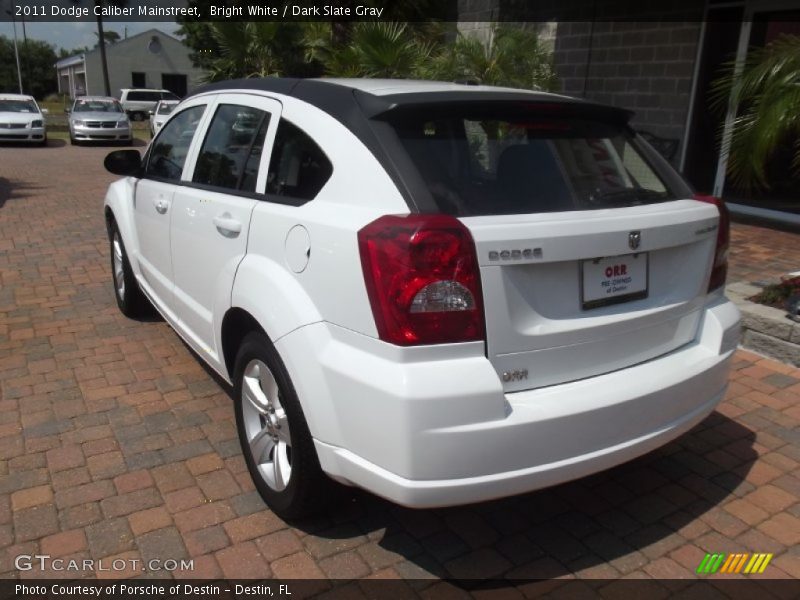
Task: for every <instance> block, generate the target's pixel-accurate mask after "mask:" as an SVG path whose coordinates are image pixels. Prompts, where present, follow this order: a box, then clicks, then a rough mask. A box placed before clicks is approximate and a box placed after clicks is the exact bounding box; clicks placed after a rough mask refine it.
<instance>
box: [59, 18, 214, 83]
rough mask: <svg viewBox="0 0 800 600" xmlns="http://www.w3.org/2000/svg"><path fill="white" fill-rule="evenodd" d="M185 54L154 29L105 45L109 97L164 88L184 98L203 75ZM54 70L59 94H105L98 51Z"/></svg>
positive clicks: (78, 56) (64, 61)
mask: <svg viewBox="0 0 800 600" xmlns="http://www.w3.org/2000/svg"><path fill="white" fill-rule="evenodd" d="M189 52H190V51H189V48H187V47H186V46H185V45H184V44H183V43H182V42H181V41H180V40H178V39H176V38H174V37H172V36H171V35H168V34H166V33H164V32H163V31H159V30H158V29H149V30H147V31H144V32H142V33H139V34H137V35H134V36H131V37H129V38H126V39H123V40H119V41H118V42H117V43H115V44H106V57H107V60H108V81H109V84H110V86H111V95H112V96H117V97H119V94H120V90H121V89H124V88H155V89H161V88H164V89H167V90H169V91H171V92H174V93H175V94H177V95H178V96H181V97H183V96H185V95H186V93H187V91H189V90H191V89H192V88H193V87H195V86H197V85H198V84H199V83H200V78H201V77H202V75H203V71H202V70H200V69H197V68H196V67H194V65H192V61H191V59H190V58H189ZM55 66H56V71H57V73H58V91H59V92H62V93H67V94H69V95H70V97H72V98H74V97H75V96H83V95H88V94H94V95H104V94H105V89H104V84H103V66H102V62H101V60H100V49H99V48H95V49H93V50H89V51H88V52H85V53H83V54H76V55H75V56H70V57H67V58H62V59H61V60H59V61H58V62H57V63H56V65H55Z"/></svg>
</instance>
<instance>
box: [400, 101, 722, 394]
mask: <svg viewBox="0 0 800 600" xmlns="http://www.w3.org/2000/svg"><path fill="white" fill-rule="evenodd" d="M591 106H592V105H589V107H587V108H583V107H582V106H581V105H579V104H575V103H570V104H569V105H566V106H565V107H564V108H563V109H562V107H560V106H559V105H558V104H553V103H550V104H547V105H542V106H540V107H537V106H536V105H535V104H531V103H527V104H524V105H523V104H519V103H515V104H509V103H502V102H498V103H492V102H486V101H482V102H480V103H475V102H472V103H470V102H464V103H449V104H448V106H447V107H436V106H433V107H427V109H426V110H423V109H421V108H420V107H413V109H410V110H406V111H402V110H400V111H396V112H395V114H394V115H392V118H391V120H390V122H391V124H392V128H393V130H394V132H395V134H396V135H397V140H398V141H399V144H400V145H402V147H403V148H404V149H405V151H406V153H407V156H408V157H410V159H411V161H412V162H413V164H414V166H415V171H416V175H417V177H418V178H419V179H420V180H421V183H420V185H419V187H420V188H422V189H424V190H425V191H426V192H427V194H428V199H429V200H430V201H431V202H432V205H433V206H432V210H435V211H438V212H444V213H448V214H451V215H455V216H457V217H459V218H460V220H461V221H462V222H463V223H464V224H465V225H466V226H467V227H468V229H469V230H470V232H471V234H472V236H473V239H474V241H475V246H476V251H477V257H478V262H479V265H480V274H481V285H482V290H483V305H484V311H485V319H486V343H487V355H488V357H489V359H490V360H491V362H492V364H493V366H494V367H495V369H496V370H497V372H498V375H499V376H500V378H501V379H502V381H503V385H504V387H505V390H506V391H509V392H511V391H521V390H526V389H531V388H535V387H542V386H547V385H554V384H558V383H564V382H568V381H573V380H577V379H582V378H585V377H590V376H594V375H598V374H602V373H607V372H610V371H614V370H617V369H621V368H624V367H627V366H630V365H634V364H637V363H641V362H643V361H647V360H650V359H652V358H655V357H657V356H660V355H662V354H665V353H667V352H670V351H672V350H674V349H676V348H678V347H680V346H682V345H684V344H687V343H689V342H691V341H692V340H693V339H694V337H695V335H696V332H697V328H698V324H699V320H700V315H701V308H702V306H703V304H704V302H705V297H706V292H707V288H708V281H709V275H710V272H711V267H712V263H713V260H714V252H715V245H716V237H717V227H718V220H719V214H718V211H717V208H716V207H715V206H713V205H711V204H707V203H703V202H698V201H695V200H692V199H691V190H690V189H689V188H688V187H687V186H686V184H685V183H684V182H683V181H682V180H681V178H680V177H679V176H678V175H677V174H676V173H675V172H674V171H673V170H672V169H671V168H670V167H669V166H668V165H667V163H666V162H665V161H664V160H663V159H662V158H661V157H660V156H658V155H656V154H655V152H654V151H653V150H652V148H650V147H649V146H647V144H646V143H645V142H643V140H641V139H640V138H639V136H636V135H635V134H634V133H633V131H632V130H631V129H630V128H629V127H628V126H627V124H626V120H627V116H628V115H627V113H623V112H622V111H614V110H594V109H592V108H591ZM412 185H413V184H412ZM423 210H424V209H423Z"/></svg>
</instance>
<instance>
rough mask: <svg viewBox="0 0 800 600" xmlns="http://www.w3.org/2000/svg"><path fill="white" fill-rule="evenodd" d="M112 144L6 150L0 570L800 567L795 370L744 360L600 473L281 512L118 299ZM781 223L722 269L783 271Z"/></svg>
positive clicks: (431, 573)
mask: <svg viewBox="0 0 800 600" xmlns="http://www.w3.org/2000/svg"><path fill="white" fill-rule="evenodd" d="M106 151H107V150H106V149H102V148H73V147H69V146H67V147H64V146H54V145H51V147H49V148H46V149H12V148H8V147H3V148H0V394H1V398H0V475H2V477H1V478H0V576H2V577H15V578H16V577H20V578H37V577H42V576H48V575H56V576H59V575H60V576H64V575H70V576H73V575H74V574H71V573H67V574H65V573H63V572H60V573H59V572H53V571H48V570H45V571H41V570H40V569H38V568H35V569H33V570H30V571H18V570H16V568H15V565H14V558H15V557H16V556H18V555H20V554H35V553H43V554H50V555H52V556H54V557H56V556H60V557H68V558H77V559H89V558H91V559H101V558H102V559H107V560H111V559H114V558H127V559H135V560H149V559H154V558H155V559H160V560H162V561H163V560H166V559H182V558H184V559H190V558H191V559H193V560H194V563H193V564H194V570H193V571H189V570H184V571H180V570H179V571H177V572H175V573H164V572H160V573H152V574H154V575H168V576H169V575H173V576H175V577H180V578H185V577H219V576H222V575H225V576H228V577H267V576H270V575H273V576H276V577H285V578H292V577H312V578H315V577H319V578H325V577H330V578H333V579H334V580H336V581H327V580H323V581H320V582H319V583H318V588H319V589H325V588H327V587H330V586H332V585H339V584H341V583H342V582H343V581H346V580H347V579H351V578H361V577H365V576H368V575H371V576H375V577H380V578H402V579H405V580H407V581H408V582H409V585H414V586H416V587H424V586H426V585H430V586H431V587H430V588H429V589H428V590H426V594H427V595H431V596H433V595H439V594H440V593H446V592H452V591H453V590H452V589H451V588H447V587H446V584H443V583H440V584H437V583H435V579H436V578H440V577H456V578H461V577H463V578H474V577H501V576H502V577H510V578H520V579H526V578H537V577H560V578H565V579H574V578H579V579H580V578H595V577H603V578H621V577H624V578H691V577H694V570H695V568H696V566H697V565H698V563H699V561H700V560H701V558H702V557H703V555H704V553H705V552H729V551H738V552H747V551H752V552H756V551H758V552H774V553H775V554H776V556H775V558H774V559H773V561H772V563H771V564H770V566H769V568H768V571H767V573H766V574H765V576H772V577H789V578H796V577H800V556H799V555H798V552H797V548H798V543H799V542H800V503H798V495H799V494H800V444H798V441H800V440H799V438H798V435H799V434H798V422H800V370H798V369H792V368H790V367H788V366H786V365H783V364H780V363H777V362H774V361H772V360H767V359H763V358H761V357H759V356H757V355H754V354H751V353H749V352H746V351H739V352H738V353H737V356H736V360H735V365H734V369H735V370H734V371H733V373H732V375H731V386H730V390H729V393H728V395H727V397H726V400H725V402H724V403H723V404H722V405H721V406H720V407H719V410H718V411H717V412H715V413H714V414H713V415H712V416H711V417H709V418H708V419H707V420H706V421H705V422H703V423H702V424H701V425H699V426H698V427H696V428H695V429H694V430H693V431H691V432H690V433H689V434H687V435H685V436H684V437H682V438H681V439H679V440H677V441H676V442H674V443H672V444H670V445H668V446H667V447H665V448H663V449H661V450H659V451H656V452H654V453H652V454H649V455H647V456H645V457H643V458H641V459H638V460H636V461H633V462H631V463H629V464H626V465H623V466H621V467H619V468H616V469H613V470H611V471H608V472H605V473H601V474H598V475H595V476H593V477H589V478H586V479H583V480H580V481H576V482H573V483H569V484H566V485H561V486H558V487H556V488H553V489H549V490H544V491H540V492H537V493H532V494H527V495H524V496H519V497H515V498H509V499H505V500H500V501H496V502H489V503H486V504H481V505H477V506H467V507H461V508H453V509H442V510H426V511H413V510H407V509H403V508H399V507H396V506H393V505H391V504H389V503H387V502H385V501H383V500H380V499H377V498H374V497H372V496H370V495H369V494H366V493H361V492H353V493H351V494H348V495H346V497H345V498H344V499H342V500H340V501H339V502H338V503H337V504H336V505H335V507H334V510H333V511H332V512H331V513H330V514H329V515H325V516H322V517H319V518H316V519H313V520H308V521H304V522H299V523H293V524H291V525H289V524H287V523H285V522H283V521H282V520H280V519H279V518H277V517H276V516H275V515H274V514H272V513H271V512H270V511H269V510H267V509H266V508H265V507H264V505H263V503H262V502H261V500H260V499H259V497H258V496H257V495H256V493H255V492H254V491H253V484H252V483H251V481H250V479H249V477H248V475H247V471H246V469H245V465H244V463H243V460H242V457H241V455H240V452H239V448H238V443H237V439H236V434H235V429H234V423H233V411H232V407H231V400H230V398H229V397H228V395H227V394H226V392H225V391H224V390H223V389H221V388H220V386H219V385H218V384H217V383H216V382H215V381H214V380H213V379H212V378H211V377H210V376H209V374H208V373H207V372H206V370H205V369H204V368H203V367H202V366H201V365H200V364H199V362H198V361H197V360H196V359H195V357H194V356H192V354H191V353H190V352H189V351H188V350H187V348H186V346H185V345H184V344H183V343H182V342H181V341H180V340H179V338H178V337H177V335H176V334H175V333H173V332H172V330H171V329H170V328H169V327H168V326H167V325H166V324H165V323H164V322H161V321H157V320H154V321H150V322H136V321H131V320H128V319H126V318H124V317H123V316H122V315H121V314H119V312H118V311H117V308H116V306H115V304H114V299H113V293H112V288H111V277H110V274H109V267H108V249H107V242H106V239H105V231H104V224H103V217H102V211H101V204H102V197H103V193H104V191H105V188H106V186H107V184H108V183H109V181H110V180H111V179H112V178H111V176H109V175H108V174H106V173H105V172H104V171H103V169H102V166H101V161H102V158H103V156H104V154H105V153H106ZM787 235H788V234H777V233H775V232H772V231H769V230H762V229H758V228H753V227H750V226H739V225H737V226H735V227H734V236H733V239H734V248H733V252H732V260H733V268H732V269H731V271H732V273H734V276H735V277H739V276H741V277H747V278H750V277H751V274H752V273H756V272H757V273H766V272H767V271H768V270H769V271H770V272H773V273H777V272H780V271H781V270H785V269H786V268H787V267H786V266H785V264H783V263H779V262H778V258H776V254H780V253H776V252H775V251H774V248H777V245H780V247H781V248H783V250H784V251H786V250H792V251H793V252H794V254H793V255H792V256H794V257H797V255H798V250H800V245H798V244H792V242H793V241H794V240H795V239H796V238H792V237H787ZM743 240H746V242H744V243H743ZM744 244H747V245H746V246H745V245H744ZM747 256H758V257H759V258H758V260H759V261H763V265H762V264H761V263H759V264H746V262H747V261H744V260H742V259H743V257H745V258H746V257H747ZM136 574H139V573H138V572H135V571H130V570H129V571H127V572H124V573H113V572H111V573H109V572H103V573H100V572H96V573H91V572H90V573H87V574H84V575H88V576H92V575H98V576H109V575H113V576H131V575H136ZM424 580H428V581H427V583H426V582H425V581H424ZM659 585H660V584H659V583H658V582H654V586H655V587H654V588H653V589H654V590H659V589H660V592H659V591H657V594H658V596H659V597H663V596H664V588H659ZM348 589H349V588H348ZM531 589H534V588H525V587H523V588H521V591H523V592H526V593H529V592H530V591H531ZM537 589H538V588H537Z"/></svg>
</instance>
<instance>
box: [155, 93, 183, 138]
mask: <svg viewBox="0 0 800 600" xmlns="http://www.w3.org/2000/svg"><path fill="white" fill-rule="evenodd" d="M179 102H180V101H179V100H159V101H158V104H156V107H155V109H154V110H153V111H152V112H151V113H150V137H155V136H156V134H157V133H158V131H159V130H160V129H161V126H162V125H163V124H164V122H165V121H166V120H167V117H169V116H170V114H172V111H173V110H175V107H176V106H178V104H179Z"/></svg>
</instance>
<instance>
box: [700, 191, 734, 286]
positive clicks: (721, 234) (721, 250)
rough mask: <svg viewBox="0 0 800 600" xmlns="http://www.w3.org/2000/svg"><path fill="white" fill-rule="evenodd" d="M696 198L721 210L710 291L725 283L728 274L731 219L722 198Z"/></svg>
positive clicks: (703, 196) (702, 195) (702, 196)
mask: <svg viewBox="0 0 800 600" xmlns="http://www.w3.org/2000/svg"><path fill="white" fill-rule="evenodd" d="M694 199H695V200H700V201H701V202H708V203H709V204H713V205H714V206H716V207H717V209H718V210H719V229H717V247H716V249H715V250H714V267H713V268H712V269H711V279H709V281H708V291H709V292H713V291H714V290H716V289H717V288H720V287H722V286H723V285H725V278H726V277H727V276H728V248H729V247H730V240H731V219H730V215H729V214H728V207H727V206H725V202H724V201H723V200H722V199H721V198H717V197H715V196H706V195H705V194H695V196H694Z"/></svg>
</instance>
